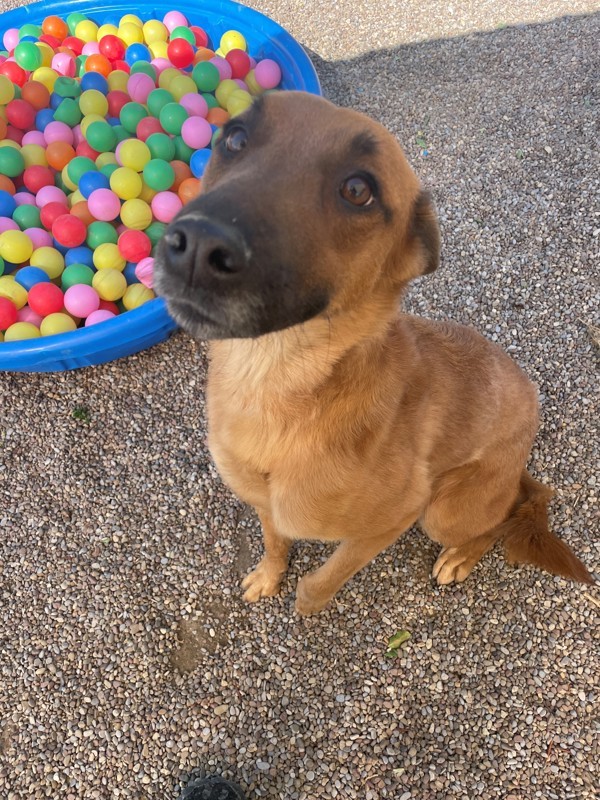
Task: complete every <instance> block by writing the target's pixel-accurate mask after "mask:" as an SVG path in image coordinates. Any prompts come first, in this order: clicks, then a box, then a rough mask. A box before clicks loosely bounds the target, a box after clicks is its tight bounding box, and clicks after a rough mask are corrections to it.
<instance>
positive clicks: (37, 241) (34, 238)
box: [0, 212, 52, 274]
mask: <svg viewBox="0 0 600 800" xmlns="http://www.w3.org/2000/svg"><path fill="white" fill-rule="evenodd" d="M40 217H41V212H40ZM40 224H41V222H40ZM23 233H26V234H27V236H29V238H30V239H31V244H32V245H33V249H34V252H35V250H37V249H38V248H39V247H52V236H50V234H49V233H48V231H45V230H44V229H43V228H26V229H25V230H24V231H23ZM0 274H1V273H0Z"/></svg>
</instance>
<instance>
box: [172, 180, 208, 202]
mask: <svg viewBox="0 0 600 800" xmlns="http://www.w3.org/2000/svg"><path fill="white" fill-rule="evenodd" d="M201 188H202V182H201V181H200V180H199V179H198V178H186V180H184V181H182V182H181V184H180V185H179V188H178V189H177V194H178V195H179V199H180V200H181V202H182V203H183V205H185V204H186V203H189V202H190V200H193V199H194V198H195V197H197V196H198V195H199V194H200V190H201Z"/></svg>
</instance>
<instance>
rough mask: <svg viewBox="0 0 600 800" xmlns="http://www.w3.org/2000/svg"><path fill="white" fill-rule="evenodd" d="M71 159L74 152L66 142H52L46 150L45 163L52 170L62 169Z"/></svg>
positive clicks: (73, 156)
mask: <svg viewBox="0 0 600 800" xmlns="http://www.w3.org/2000/svg"><path fill="white" fill-rule="evenodd" d="M72 158H75V150H74V148H73V147H71V145H70V144H67V143H66V142H52V143H51V144H49V145H48V147H47V148H46V161H47V162H48V166H50V167H52V169H57V170H62V169H64V168H65V167H66V166H67V164H68V163H69V161H70V160H71V159H72Z"/></svg>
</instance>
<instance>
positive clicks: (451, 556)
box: [431, 547, 473, 586]
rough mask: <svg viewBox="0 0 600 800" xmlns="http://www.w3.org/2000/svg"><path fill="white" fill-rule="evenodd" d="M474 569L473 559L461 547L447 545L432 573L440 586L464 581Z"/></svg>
mask: <svg viewBox="0 0 600 800" xmlns="http://www.w3.org/2000/svg"><path fill="white" fill-rule="evenodd" d="M472 569H473V563H472V561H471V559H470V558H469V557H468V555H466V554H465V553H464V551H463V550H462V549H461V548H460V547H445V548H444V549H443V550H442V552H441V553H440V554H439V556H438V559H437V561H436V562H435V564H434V566H433V570H432V573H431V574H432V575H433V577H434V578H435V579H436V581H437V582H438V583H439V584H440V586H445V585H446V584H448V583H462V581H464V580H465V578H466V577H467V576H468V575H469V573H470V572H471V570H472Z"/></svg>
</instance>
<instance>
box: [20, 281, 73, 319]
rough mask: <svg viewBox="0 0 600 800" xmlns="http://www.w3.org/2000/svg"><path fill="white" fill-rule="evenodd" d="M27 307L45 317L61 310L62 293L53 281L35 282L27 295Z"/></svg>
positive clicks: (62, 303)
mask: <svg viewBox="0 0 600 800" xmlns="http://www.w3.org/2000/svg"><path fill="white" fill-rule="evenodd" d="M27 300H28V302H29V307H30V308H32V309H33V310H34V311H35V313H36V314H39V315H40V316H41V317H47V316H48V315H49V314H54V313H57V312H59V311H61V310H62V308H63V305H64V302H63V300H64V298H63V293H62V292H61V290H60V289H59V288H58V286H55V285H54V284H53V283H36V284H35V286H32V287H31V289H30V290H29V294H28V296H27Z"/></svg>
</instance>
